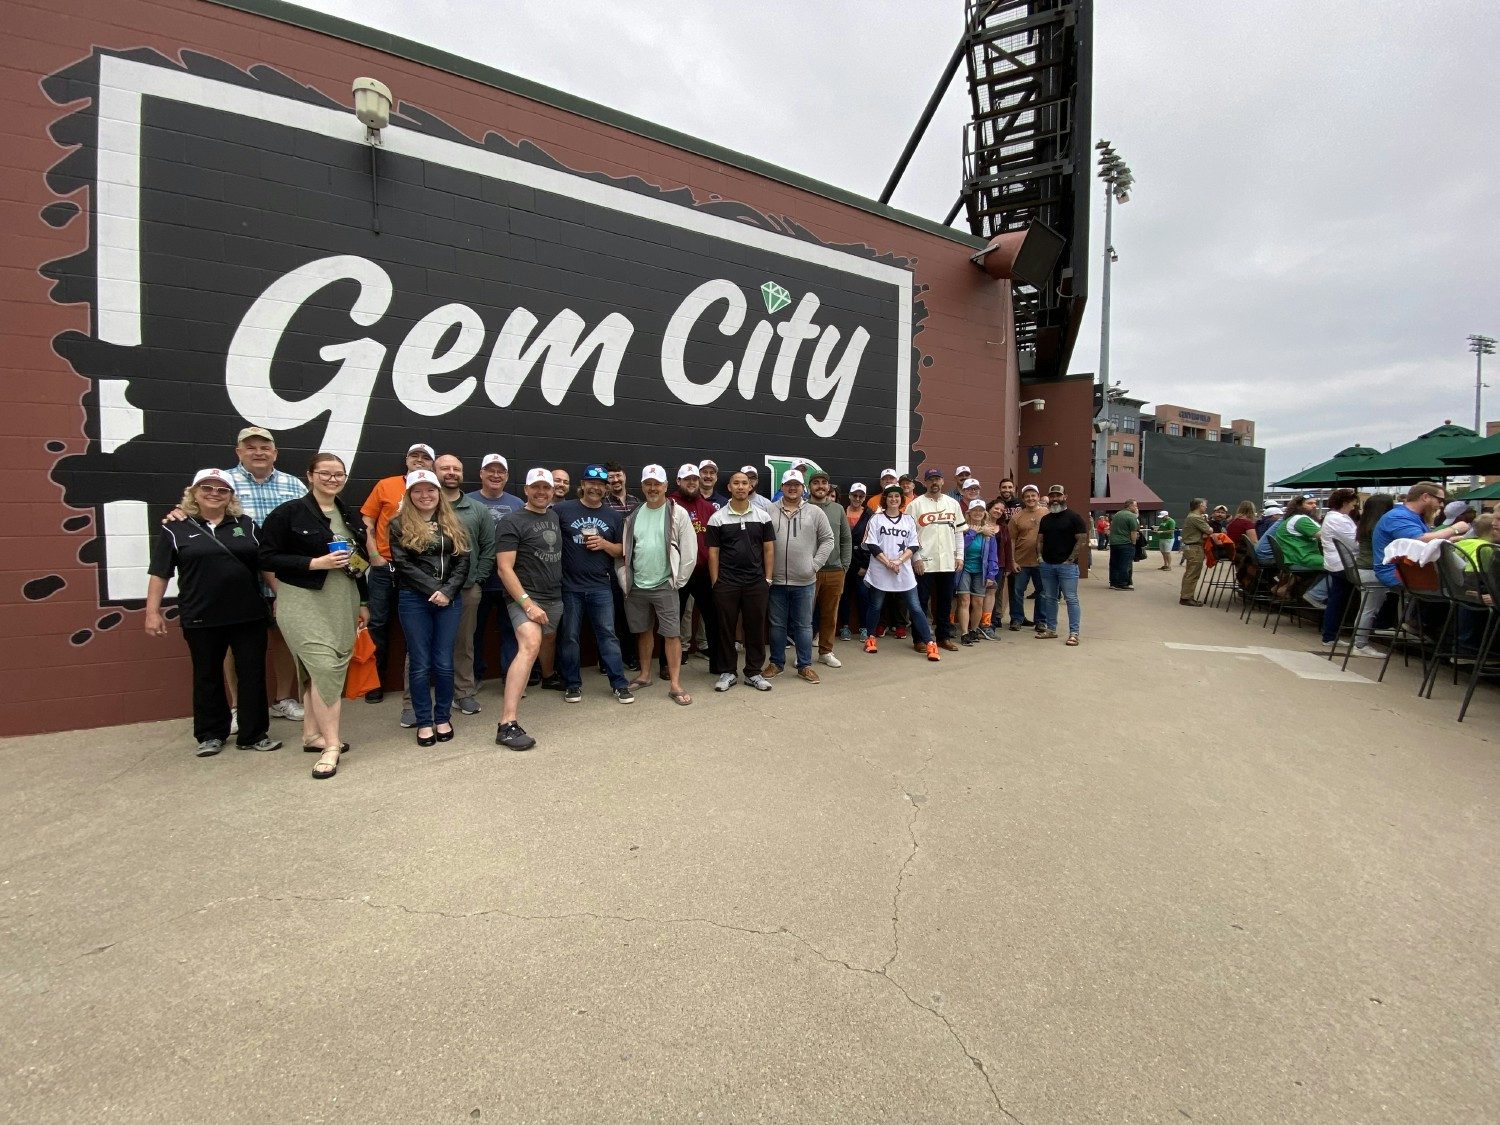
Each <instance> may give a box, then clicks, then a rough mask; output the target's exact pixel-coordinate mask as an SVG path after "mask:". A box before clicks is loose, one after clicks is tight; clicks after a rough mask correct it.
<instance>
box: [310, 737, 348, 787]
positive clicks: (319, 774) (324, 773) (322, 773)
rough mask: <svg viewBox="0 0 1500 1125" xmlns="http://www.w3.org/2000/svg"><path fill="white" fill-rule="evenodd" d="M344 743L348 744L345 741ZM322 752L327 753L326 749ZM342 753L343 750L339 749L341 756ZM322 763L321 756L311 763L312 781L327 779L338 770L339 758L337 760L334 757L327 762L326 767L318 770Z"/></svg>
mask: <svg viewBox="0 0 1500 1125" xmlns="http://www.w3.org/2000/svg"><path fill="white" fill-rule="evenodd" d="M345 745H348V744H347V743H345ZM323 753H325V754H327V753H328V751H327V750H324V751H323ZM343 753H344V752H343V751H342V750H340V751H339V755H340V757H342V756H343ZM323 765H324V762H323V760H322V759H321V758H319V759H318V760H317V761H316V762H314V763H313V768H312V775H313V780H314V781H327V780H328V779H329V778H330V777H332V776H333V775H334V774H336V773H338V772H339V760H338V758H335V759H334V760H333V761H332V762H329V763H328V768H326V769H322V770H320V769H319V767H321V766H323Z"/></svg>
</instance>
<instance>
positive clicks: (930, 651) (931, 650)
mask: <svg viewBox="0 0 1500 1125" xmlns="http://www.w3.org/2000/svg"><path fill="white" fill-rule="evenodd" d="M927 659H928V660H941V659H942V657H941V656H939V655H938V653H937V641H928V642H927Z"/></svg>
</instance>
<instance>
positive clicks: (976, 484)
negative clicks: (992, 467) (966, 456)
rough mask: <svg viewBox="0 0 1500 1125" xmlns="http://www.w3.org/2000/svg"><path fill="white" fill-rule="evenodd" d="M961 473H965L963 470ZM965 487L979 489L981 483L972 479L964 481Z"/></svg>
mask: <svg viewBox="0 0 1500 1125" xmlns="http://www.w3.org/2000/svg"><path fill="white" fill-rule="evenodd" d="M959 472H960V473H961V472H963V470H962V469H960V470H959ZM963 486H964V487H965V488H978V487H979V481H978V480H976V479H975V478H974V477H970V478H969V479H968V480H966V481H964V483H963Z"/></svg>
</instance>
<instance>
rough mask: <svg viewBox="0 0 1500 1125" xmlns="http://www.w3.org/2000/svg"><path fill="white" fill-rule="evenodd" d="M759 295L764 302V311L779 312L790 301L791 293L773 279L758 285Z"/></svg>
mask: <svg viewBox="0 0 1500 1125" xmlns="http://www.w3.org/2000/svg"><path fill="white" fill-rule="evenodd" d="M760 295H761V297H762V298H763V299H764V300H765V302H766V312H768V313H774V312H780V311H781V310H782V309H784V308H786V307H787V306H788V305H790V304H791V303H792V295H791V294H790V293H788V292H787V291H786V290H785V289H783V288H782V287H781V286H779V285H777V284H776V283H775V282H774V281H768V282H766V283H765V284H764V285H762V286H761V287H760Z"/></svg>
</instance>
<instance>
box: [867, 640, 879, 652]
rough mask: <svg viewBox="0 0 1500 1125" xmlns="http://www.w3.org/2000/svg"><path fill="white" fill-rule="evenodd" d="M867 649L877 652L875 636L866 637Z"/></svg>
mask: <svg viewBox="0 0 1500 1125" xmlns="http://www.w3.org/2000/svg"><path fill="white" fill-rule="evenodd" d="M865 651H866V652H875V651H876V648H875V638H874V637H866V638H865Z"/></svg>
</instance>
